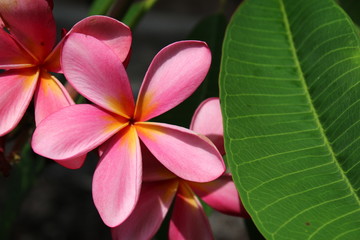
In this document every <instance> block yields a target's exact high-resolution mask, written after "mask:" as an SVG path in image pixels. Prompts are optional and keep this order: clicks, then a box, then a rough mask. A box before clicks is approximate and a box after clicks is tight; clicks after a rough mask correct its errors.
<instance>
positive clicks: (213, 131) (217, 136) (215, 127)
mask: <svg viewBox="0 0 360 240" xmlns="http://www.w3.org/2000/svg"><path fill="white" fill-rule="evenodd" d="M190 129H191V130H193V131H194V132H197V133H201V134H203V135H205V136H206V137H208V138H209V139H210V140H211V141H212V142H213V143H214V144H215V146H216V147H217V149H218V150H219V152H220V153H221V154H222V155H224V154H225V149H224V130H223V121H222V115H221V108H220V100H219V98H208V99H206V100H205V101H203V102H202V103H201V104H200V105H199V107H198V108H197V109H196V111H195V113H194V115H193V118H192V121H191V125H190Z"/></svg>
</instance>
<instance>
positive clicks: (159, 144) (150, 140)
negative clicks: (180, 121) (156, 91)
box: [135, 122, 225, 182]
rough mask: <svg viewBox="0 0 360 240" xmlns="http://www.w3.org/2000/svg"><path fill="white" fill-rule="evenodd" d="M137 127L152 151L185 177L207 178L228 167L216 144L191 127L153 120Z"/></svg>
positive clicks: (201, 179) (197, 180) (166, 165)
mask: <svg viewBox="0 0 360 240" xmlns="http://www.w3.org/2000/svg"><path fill="white" fill-rule="evenodd" d="M135 127H136V130H137V132H138V134H139V137H140V138H141V140H142V141H143V142H144V144H145V145H146V146H147V147H148V148H149V150H150V152H151V153H152V154H154V156H155V157H156V158H157V159H158V160H159V161H160V162H161V163H162V164H163V165H164V166H165V167H166V168H168V169H169V170H170V171H172V172H173V173H175V174H176V175H178V176H179V177H181V178H183V179H186V180H190V181H195V182H208V181H212V180H214V179H216V178H218V177H219V176H221V175H222V174H223V172H224V171H225V165H224V162H223V160H222V157H221V155H220V153H219V152H218V151H217V149H216V147H215V146H214V145H213V144H211V142H210V141H209V140H208V141H206V140H205V139H203V138H202V137H201V136H199V135H197V134H195V133H194V132H192V131H190V130H188V129H185V128H181V127H177V126H174V125H169V124H161V123H150V122H149V123H147V122H140V123H136V124H135Z"/></svg>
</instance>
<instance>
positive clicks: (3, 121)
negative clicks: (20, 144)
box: [0, 68, 39, 136]
mask: <svg viewBox="0 0 360 240" xmlns="http://www.w3.org/2000/svg"><path fill="white" fill-rule="evenodd" d="M38 78H39V72H38V71H37V69H34V68H28V69H19V70H9V71H6V72H4V73H2V74H0V79H1V81H0V89H1V90H2V92H1V94H0V136H3V135H5V134H7V133H9V132H10V131H11V130H13V129H14V128H15V127H16V125H17V124H18V123H19V121H20V119H21V118H22V116H23V115H24V113H25V111H26V109H27V107H28V106H29V103H30V101H31V98H32V96H33V94H34V91H35V87H36V83H37V80H38Z"/></svg>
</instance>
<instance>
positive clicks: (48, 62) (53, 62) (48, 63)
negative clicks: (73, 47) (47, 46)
mask: <svg viewBox="0 0 360 240" xmlns="http://www.w3.org/2000/svg"><path fill="white" fill-rule="evenodd" d="M64 40H65V38H62V39H61V41H60V42H59V43H58V44H57V45H56V46H55V48H54V49H53V50H52V51H51V52H50V53H49V55H48V56H47V57H46V59H45V60H44V63H43V67H44V69H46V70H48V71H49V72H54V73H63V72H62V69H61V62H60V57H61V50H62V46H63V43H64Z"/></svg>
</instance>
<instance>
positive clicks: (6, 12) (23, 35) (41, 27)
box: [0, 0, 56, 61]
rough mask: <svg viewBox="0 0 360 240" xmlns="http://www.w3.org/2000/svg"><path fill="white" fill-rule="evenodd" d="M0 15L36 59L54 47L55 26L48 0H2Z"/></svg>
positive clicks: (42, 57) (11, 31) (43, 57)
mask: <svg viewBox="0 0 360 240" xmlns="http://www.w3.org/2000/svg"><path fill="white" fill-rule="evenodd" d="M0 15H1V17H2V19H3V21H4V22H5V24H6V26H7V28H8V29H9V31H10V33H11V34H13V35H14V36H15V37H16V39H17V40H18V41H19V42H21V44H22V45H23V46H24V47H25V48H26V49H28V50H29V51H30V52H31V53H32V54H33V55H34V57H36V58H38V60H40V61H41V60H44V59H45V57H46V56H47V55H48V54H49V53H50V51H51V49H52V48H53V47H54V44H55V40H56V26H55V21H54V18H53V15H52V3H51V1H49V0H21V1H14V0H2V1H0Z"/></svg>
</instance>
